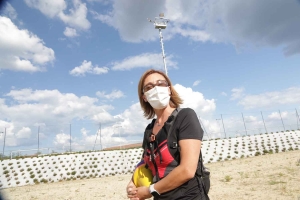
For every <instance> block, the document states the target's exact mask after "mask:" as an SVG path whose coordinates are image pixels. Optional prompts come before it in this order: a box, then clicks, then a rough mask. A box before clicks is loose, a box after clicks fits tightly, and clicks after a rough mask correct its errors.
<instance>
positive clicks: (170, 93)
mask: <svg viewBox="0 0 300 200" xmlns="http://www.w3.org/2000/svg"><path fill="white" fill-rule="evenodd" d="M168 89H169V95H170V96H171V95H172V92H171V88H170V86H169V87H168Z"/></svg>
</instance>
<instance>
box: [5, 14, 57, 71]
mask: <svg viewBox="0 0 300 200" xmlns="http://www.w3.org/2000/svg"><path fill="white" fill-rule="evenodd" d="M0 43H1V45H0V52H1V53H0V69H1V68H2V69H7V70H14V71H27V72H37V71H43V70H45V68H44V66H45V65H46V64H47V63H49V62H51V61H53V60H54V59H55V56H54V51H53V50H52V49H51V48H48V47H46V46H45V44H44V42H43V41H42V40H41V39H40V38H38V37H37V36H36V35H34V34H33V33H31V32H29V31H28V30H20V29H18V27H17V26H15V25H14V24H13V22H12V21H11V20H10V19H9V18H6V17H1V16H0Z"/></svg>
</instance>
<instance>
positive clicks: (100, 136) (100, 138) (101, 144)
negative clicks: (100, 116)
mask: <svg viewBox="0 0 300 200" xmlns="http://www.w3.org/2000/svg"><path fill="white" fill-rule="evenodd" d="M100 146H101V147H100V150H102V142H101V123H100Z"/></svg>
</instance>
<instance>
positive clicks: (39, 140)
mask: <svg viewBox="0 0 300 200" xmlns="http://www.w3.org/2000/svg"><path fill="white" fill-rule="evenodd" d="M39 153H40V126H39V127H38V151H37V156H39Z"/></svg>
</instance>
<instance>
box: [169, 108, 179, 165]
mask: <svg viewBox="0 0 300 200" xmlns="http://www.w3.org/2000/svg"><path fill="white" fill-rule="evenodd" d="M182 109H183V108H176V109H175V110H174V111H173V113H172V115H171V116H172V118H173V119H172V121H170V122H169V124H168V126H169V129H168V131H166V132H167V133H168V135H167V138H168V147H169V151H170V153H171V155H172V156H173V158H174V159H175V160H176V161H177V162H178V163H179V162H180V147H179V145H178V130H176V129H174V123H176V119H177V116H178V114H179V112H180V111H181V110H182Z"/></svg>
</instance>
